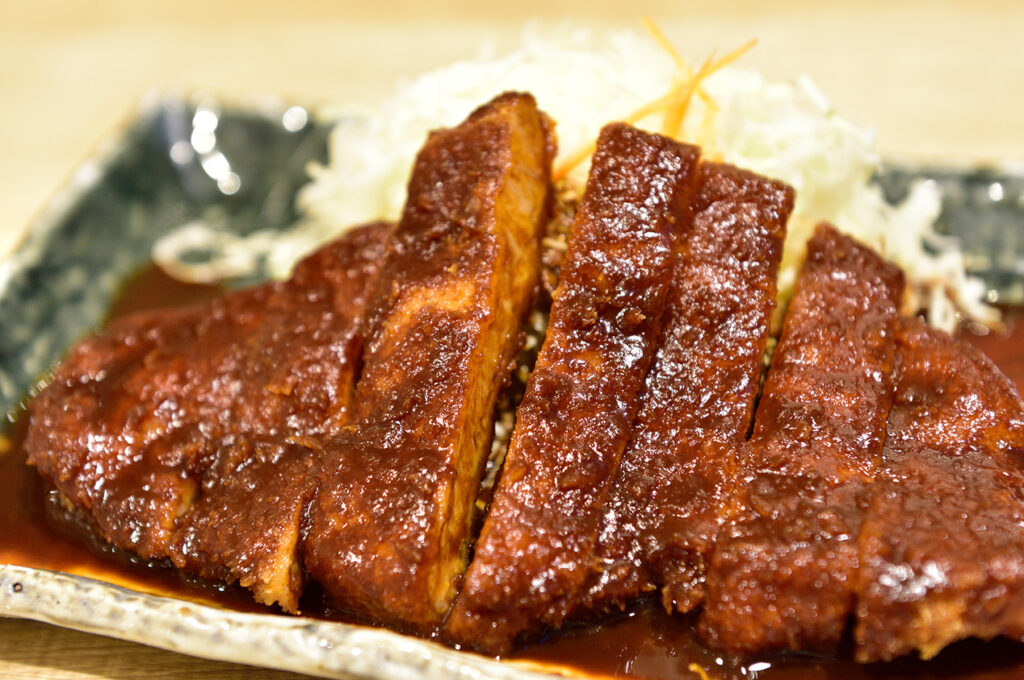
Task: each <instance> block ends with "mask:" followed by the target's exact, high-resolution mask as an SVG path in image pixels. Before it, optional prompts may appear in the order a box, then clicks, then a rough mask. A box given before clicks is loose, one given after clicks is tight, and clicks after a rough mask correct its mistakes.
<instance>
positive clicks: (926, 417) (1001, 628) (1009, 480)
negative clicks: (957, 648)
mask: <svg viewBox="0 0 1024 680" xmlns="http://www.w3.org/2000/svg"><path fill="white" fill-rule="evenodd" d="M896 337H897V383H896V398H895V402H894V403H893V407H892V410H891V411H890V413H889V421H888V425H887V433H886V439H885V446H884V448H883V449H882V459H883V468H882V474H881V475H880V479H879V481H878V482H877V483H876V484H875V486H874V488H873V489H872V498H871V503H870V505H869V507H868V510H867V515H866V517H865V520H864V524H863V527H862V529H861V532H860V537H859V549H860V564H861V567H860V576H859V581H858V587H857V610H856V613H857V623H856V626H855V629H854V640H855V645H856V646H855V656H856V658H857V660H858V661H862V662H867V661H881V660H889V659H893V658H895V657H897V656H900V655H902V654H906V653H909V652H912V651H914V650H917V651H918V652H919V653H920V654H921V656H923V657H925V658H929V657H932V656H934V655H935V654H936V653H938V651H939V650H940V649H942V648H943V647H944V646H945V645H947V644H949V643H950V642H953V641H955V640H959V639H961V638H965V637H980V638H992V637H995V636H997V635H1007V636H1009V637H1012V638H1016V639H1018V640H1021V639H1024V468H1022V464H1024V406H1022V404H1021V400H1020V397H1019V396H1018V394H1017V391H1016V389H1015V388H1014V386H1013V384H1012V383H1011V382H1010V380H1008V379H1007V378H1006V377H1005V376H1003V375H1002V374H1001V373H1000V372H999V369H997V368H996V367H995V365H993V364H992V362H990V361H989V360H988V359H987V358H986V357H985V356H984V355H982V354H981V353H980V352H979V351H977V350H976V349H974V348H972V347H971V346H970V345H968V344H967V343H965V342H961V341H958V340H954V339H953V338H951V337H950V336H949V335H947V334H946V333H943V332H941V331H938V330H935V329H932V328H929V327H927V326H926V325H925V324H924V323H923V322H921V321H920V320H917V319H912V320H907V321H905V322H904V323H903V324H902V325H901V327H900V329H899V331H898V333H897V336H896Z"/></svg>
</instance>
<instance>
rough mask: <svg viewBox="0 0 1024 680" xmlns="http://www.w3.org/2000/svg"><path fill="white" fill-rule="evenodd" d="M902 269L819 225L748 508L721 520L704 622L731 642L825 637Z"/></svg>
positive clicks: (856, 523) (771, 377)
mask: <svg viewBox="0 0 1024 680" xmlns="http://www.w3.org/2000/svg"><path fill="white" fill-rule="evenodd" d="M902 295H903V275H902V272H901V271H900V270H899V269H898V268H896V267H895V266H893V265H891V264H889V263H887V262H885V261H883V260H882V259H881V258H880V257H879V256H878V255H877V254H875V253H874V252H873V251H871V250H869V249H868V248H865V247H863V246H861V245H859V244H858V243H856V242H855V241H853V240H852V239H850V238H849V237H847V236H843V235H841V234H839V233H838V232H837V231H836V230H835V229H833V228H831V227H828V226H824V225H823V226H820V227H819V228H818V229H817V231H816V232H815V234H814V237H813V238H812V239H811V240H810V242H809V243H808V252H807V261H806V262H805V264H804V266H803V269H802V271H801V274H800V279H799V281H798V283H797V289H796V293H795V295H794V297H793V300H792V302H791V304H790V307H789V310H788V311H787V314H786V319H785V322H784V327H783V331H782V336H781V339H780V342H779V346H778V348H777V349H776V352H775V355H774V357H773V359H772V365H771V368H770V370H769V373H768V378H767V381H766V382H765V386H764V391H763V393H762V396H761V400H760V403H759V405H758V409H757V415H756V420H755V424H754V432H753V435H752V437H751V439H750V441H749V442H748V446H747V447H746V449H745V451H744V452H743V455H742V459H741V466H742V470H741V474H742V475H743V476H744V477H746V479H747V480H749V481H748V483H747V484H746V486H745V498H744V500H745V503H746V506H747V507H746V509H745V510H744V511H743V514H741V515H740V516H739V518H738V519H737V520H736V521H735V522H732V523H730V525H728V526H727V527H725V528H723V530H722V531H721V532H720V533H719V537H718V541H717V545H716V548H715V551H714V554H713V557H712V561H711V565H710V570H709V573H708V586H707V600H706V602H705V607H704V612H703V616H702V619H701V621H700V625H701V629H702V631H703V632H704V633H705V634H706V636H707V637H708V638H709V640H710V641H711V642H712V643H713V644H714V645H715V646H718V647H722V648H725V649H728V650H730V651H735V652H741V653H748V654H753V653H760V652H767V651H773V650H786V649H792V650H798V649H799V650H819V651H825V650H832V649H833V648H834V647H835V646H836V645H837V644H838V642H839V640H840V638H841V636H842V634H843V631H844V629H845V626H846V622H847V620H848V617H849V615H850V613H851V612H852V608H853V595H854V589H855V586H856V576H857V564H858V562H857V534H858V531H859V529H860V525H861V520H862V516H863V509H862V508H863V504H864V502H865V501H866V497H867V495H866V492H867V489H868V486H869V485H870V483H871V482H872V480H874V478H875V475H876V472H877V469H878V465H879V462H880V456H881V451H882V442H883V441H884V439H885V421H886V417H887V416H888V413H889V407H890V404H891V403H892V380H893V378H892V369H893V357H894V354H895V342H894V339H893V335H894V333H895V325H896V322H897V321H898V319H899V308H900V303H901V299H902Z"/></svg>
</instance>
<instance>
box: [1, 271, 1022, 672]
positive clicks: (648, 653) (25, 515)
mask: <svg viewBox="0 0 1024 680" xmlns="http://www.w3.org/2000/svg"><path fill="white" fill-rule="evenodd" d="M151 286H155V287H157V288H159V289H160V295H159V296H158V297H160V298H163V299H161V300H160V302H161V303H164V304H171V303H173V304H179V305H180V304H182V303H189V302H192V301H194V300H201V299H206V298H208V297H209V296H210V295H211V293H212V292H213V291H210V290H209V289H207V288H206V287H196V286H181V285H180V284H174V283H173V282H171V281H169V280H167V279H166V278H165V277H163V276H160V275H159V274H157V273H153V272H150V273H146V274H144V275H142V276H140V277H137V278H136V279H133V281H132V282H130V284H129V285H128V287H127V288H126V289H125V291H124V294H123V295H122V297H121V298H120V300H119V301H118V302H116V303H115V305H114V308H115V309H118V310H122V313H124V312H132V311H137V310H139V309H148V308H150V306H151V303H152V302H153V301H154V295H153V294H152V293H151V292H150V291H151ZM165 293H168V294H170V295H168V296H165V295H164V294H165ZM1005 313H1006V315H1007V317H1008V319H1009V320H1010V331H1009V332H1007V333H999V332H994V333H990V334H987V335H982V336H979V335H973V334H970V333H964V334H963V335H962V339H963V340H964V341H965V342H967V343H969V344H971V345H972V346H974V347H977V348H980V349H981V350H983V351H984V353H985V354H986V355H987V356H989V357H990V358H992V360H993V361H994V362H995V363H996V365H997V366H998V367H999V368H1000V369H1001V370H1002V371H1003V372H1004V373H1005V374H1006V375H1007V376H1008V377H1009V379H1010V380H1011V382H1014V383H1015V384H1016V386H1017V390H1018V391H1021V390H1024V351H1022V350H1021V348H1022V347H1024V323H1015V322H1014V320H1015V319H1016V318H1018V316H1019V315H1018V314H1017V313H1016V312H1015V311H1014V310H1006V312H1005ZM25 425H26V423H25V418H24V417H21V418H20V419H19V420H18V421H16V422H15V424H14V425H13V426H11V427H10V428H8V431H7V433H6V437H5V438H4V442H5V443H4V446H3V447H0V498H2V499H4V502H2V503H0V526H2V527H4V528H5V530H4V531H0V563H4V564H19V565H24V566H31V567H37V568H43V569H56V570H62V571H68V572H74V573H82V574H87V575H91V576H93V577H95V578H101V579H103V580H107V581H111V582H115V583H121V584H124V585H125V586H127V587H130V588H134V589H137V590H143V591H147V592H158V593H166V594H170V595H174V596H177V597H183V598H187V599H191V600H198V601H202V602H207V603H216V604H219V605H220V606H225V607H230V608H233V609H239V610H243V611H262V612H268V613H269V611H270V610H268V609H267V608H265V607H260V606H259V605H256V604H255V603H254V602H253V601H252V597H251V595H249V594H248V593H247V592H246V591H244V590H241V589H240V588H236V587H224V586H221V585H217V584H211V583H203V582H198V581H196V580H194V579H191V578H189V576H188V575H187V574H186V573H184V572H182V571H181V570H178V569H175V568H173V567H164V566H161V565H160V564H153V563H148V562H145V561H140V560H137V559H133V558H132V557H131V556H130V555H127V554H125V553H120V552H117V551H111V550H110V549H109V548H108V547H106V546H104V545H102V544H101V543H100V542H98V541H96V540H95V539H93V538H91V534H89V533H83V532H82V531H80V530H79V529H78V528H77V527H74V526H69V525H68V524H67V522H66V519H65V518H64V517H63V513H51V512H50V510H51V509H53V508H54V506H53V504H51V503H50V502H48V500H47V498H48V495H47V488H46V486H45V484H44V482H43V480H42V479H41V478H40V477H39V475H38V474H37V473H36V471H35V469H34V468H31V467H29V466H26V465H25V463H24V457H25V456H24V449H23V446H22V435H23V432H24V428H25ZM55 515H59V516H55ZM308 595H309V596H308V597H307V598H304V599H303V602H302V609H303V612H304V613H307V614H309V613H313V614H314V615H317V616H319V615H321V614H317V613H316V612H317V611H318V608H317V607H318V602H316V601H314V599H313V598H315V597H316V593H309V594H308ZM325 614H327V615H329V616H332V617H335V618H336V614H330V613H326V612H325ZM693 621H694V619H693V618H692V617H685V616H679V615H675V616H670V615H667V614H666V613H665V611H664V610H663V609H662V608H661V607H660V606H659V605H656V604H655V603H653V602H650V603H646V604H640V605H638V606H635V607H633V608H631V609H630V611H629V614H628V615H620V616H617V617H613V618H609V619H605V620H603V621H600V622H597V623H594V624H593V625H587V626H583V627H573V628H569V629H566V630H563V631H562V632H560V633H556V634H552V635H550V636H548V638H547V639H545V640H544V641H543V642H542V643H538V644H537V645H533V646H530V647H528V648H526V649H523V650H519V651H518V652H516V653H515V654H514V658H521V659H526V660H533V661H536V662H541V663H550V664H556V665H559V666H563V667H568V668H572V669H575V670H576V671H585V672H588V673H592V674H594V675H597V676H610V677H617V678H647V679H666V680H667V679H674V678H693V679H694V680H696V679H697V678H699V677H700V676H699V675H697V673H696V672H695V671H693V670H690V664H697V666H699V667H700V668H701V669H707V672H708V673H709V677H710V678H712V679H713V680H749V678H751V677H752V676H753V674H754V673H757V675H756V677H757V678H760V679H762V680H826V679H827V680H867V679H868V678H873V679H876V680H877V679H878V678H885V679H888V680H924V679H929V680H930V679H939V678H941V679H942V680H1017V679H1018V678H1020V677H1022V676H1024V645H1021V644H1018V643H1013V642H1010V641H1006V640H1001V639H997V640H995V641H992V642H988V643H983V642H978V641H973V640H972V641H966V642H961V643H956V644H953V645H951V646H950V647H948V648H946V650H944V651H943V652H941V653H940V654H939V655H938V657H937V658H935V659H933V660H932V661H928V662H923V661H918V660H916V659H912V658H909V657H901V658H900V659H898V660H896V661H892V662H889V663H885V664H866V665H865V664H858V663H854V662H853V661H852V660H851V658H850V657H851V652H849V651H846V650H844V651H841V652H840V653H839V655H838V656H808V655H774V656H768V657H758V658H750V659H746V660H741V659H736V658H733V657H729V656H727V655H722V654H720V653H716V652H714V651H713V650H709V649H707V648H705V647H704V646H703V645H702V644H701V643H700V641H699V639H698V637H697V636H696V633H695V630H694V625H693ZM719 661H720V662H719ZM765 664H766V665H767V668H765ZM748 668H752V669H758V670H748Z"/></svg>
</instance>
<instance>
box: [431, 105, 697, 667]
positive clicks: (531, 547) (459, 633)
mask: <svg viewBox="0 0 1024 680" xmlns="http://www.w3.org/2000/svg"><path fill="white" fill-rule="evenodd" d="M698 154H699V151H698V149H696V148H695V147H690V146H684V145H681V144H678V143H677V142H674V141H672V140H669V139H667V138H665V137H660V136H658V135H651V134H648V133H644V132H641V131H639V130H637V129H635V128H631V127H629V126H626V125H623V124H613V125H609V126H606V127H605V128H604V129H603V130H602V132H601V135H600V137H599V139H598V144H597V150H596V152H595V155H594V158H593V163H592V166H591V171H590V178H589V180H588V182H587V186H586V191H585V193H584V195H583V198H582V200H581V202H580V204H579V208H578V209H577V212H576V217H575V220H574V222H573V225H572V229H571V231H570V234H569V244H568V252H567V255H566V259H565V261H564V263H563V264H562V268H561V273H560V279H559V283H558V287H557V288H556V289H555V292H554V296H553V304H552V307H551V316H550V322H549V326H548V331H547V337H546V338H545V340H544V344H543V346H542V348H541V351H540V354H539V356H538V358H537V363H536V366H535V368H534V370H533V373H532V374H531V375H530V380H529V383H528V385H527V390H526V394H525V396H524V398H523V401H522V403H521V405H520V407H519V410H518V412H517V421H516V427H515V431H514V433H513V435H512V442H511V444H510V447H509V452H508V456H507V457H506V460H505V468H504V471H503V472H502V476H501V479H500V481H499V483H498V487H497V490H496V492H495V495H494V501H493V502H492V504H491V508H490V511H489V512H488V515H487V518H486V519H485V521H484V526H483V530H482V532H481V535H480V538H479V539H478V541H477V544H476V553H475V556H474V559H473V562H472V564H471V565H470V568H469V570H468V572H467V575H466V581H465V585H464V587H463V590H462V592H461V594H460V595H459V597H458V599H457V600H456V602H455V606H454V608H453V610H452V613H451V615H450V616H449V618H448V621H447V624H446V629H445V633H446V635H447V636H448V637H449V638H450V639H452V640H454V641H456V642H458V643H460V644H464V645H468V646H471V647H474V648H477V649H480V650H484V651H488V652H491V653H496V652H503V651H507V650H508V649H510V648H511V646H512V645H513V643H514V642H515V640H516V639H517V637H520V636H521V635H523V634H524V633H525V634H529V633H530V632H533V631H536V630H538V629H540V628H541V627H543V626H553V627H557V626H559V625H561V623H562V622H563V620H564V619H565V617H566V615H567V614H568V613H569V609H570V607H571V606H572V604H573V602H574V600H575V598H576V596H577V595H578V593H579V590H580V588H581V587H582V586H583V585H584V583H585V582H586V578H587V576H588V573H589V570H590V567H591V564H590V563H591V559H590V558H591V554H592V552H593V546H594V543H595V541H596V539H597V531H598V526H599V525H598V522H599V520H600V513H601V508H602V507H603V506H604V503H605V499H606V498H607V494H608V492H609V490H610V488H611V484H612V482H613V480H614V477H615V473H616V470H617V469H618V465H619V460H620V458H621V455H622V451H623V449H624V448H625V445H626V441H627V438H628V436H629V427H630V423H631V422H632V420H633V417H634V416H635V414H636V410H637V408H638V406H639V393H640V390H641V387H642V384H643V380H644V376H645V374H646V373H647V369H648V367H649V365H650V360H651V358H652V356H653V354H654V350H655V348H656V341H657V339H658V335H659V332H660V328H661V318H662V315H663V309H664V302H665V298H666V295H667V294H668V290H669V287H670V285H671V278H672V267H673V262H674V257H675V247H676V239H677V237H681V236H682V235H683V234H685V233H686V232H688V230H689V227H690V201H691V198H692V194H693V188H694V184H695V180H696V172H695V170H696V163H697V159H698Z"/></svg>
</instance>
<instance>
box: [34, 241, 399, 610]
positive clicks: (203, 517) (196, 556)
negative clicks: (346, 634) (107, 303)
mask: <svg viewBox="0 0 1024 680" xmlns="http://www.w3.org/2000/svg"><path fill="white" fill-rule="evenodd" d="M388 229H389V228H388V227H387V226H386V225H372V226H369V227H365V228H361V229H357V230H355V231H354V232H353V233H352V234H351V235H350V236H348V237H347V238H344V239H341V240H339V241H337V242H335V243H334V244H332V245H330V246H327V247H325V248H324V249H322V250H320V251H318V252H317V253H315V254H313V255H311V256H310V257H309V258H307V259H306V260H304V261H303V262H301V263H300V264H299V265H298V266H297V267H296V270H295V273H294V274H293V276H292V278H291V279H290V280H288V281H286V282H283V283H271V284H266V285H263V286H258V287H256V288H252V289H249V290H245V291H239V292H235V293H229V294H225V295H223V296H220V297H217V298H215V299H213V300H210V301H208V302H205V303H199V304H196V305H192V306H189V307H185V308H181V309H176V310H172V311H169V310H159V311H153V312H141V313H138V314H134V315H129V316H126V317H123V318H121V319H119V320H117V321H115V322H114V323H112V324H111V325H110V326H109V327H108V328H107V329H106V330H104V331H103V332H102V333H100V334H98V335H96V336H94V337H91V338H89V339H87V340H85V341H83V342H81V343H79V344H78V345H77V346H75V347H74V348H72V350H71V352H70V355H69V356H68V358H67V360H66V361H65V362H64V364H62V365H61V367H60V368H59V369H58V370H57V372H56V373H55V375H54V376H53V379H52V380H51V381H50V383H49V385H48V386H47V387H46V388H45V389H44V390H43V391H42V392H41V393H40V394H39V396H38V397H37V398H36V399H34V400H33V401H32V402H31V404H30V407H29V425H28V433H27V437H26V443H25V448H26V451H27V452H28V456H29V460H30V461H31V462H32V463H33V464H35V465H36V466H37V468H38V470H39V472H40V473H41V474H42V475H43V477H45V478H46V479H47V480H49V481H50V482H51V483H53V484H54V485H55V486H56V488H57V489H58V491H59V492H60V494H61V496H62V498H63V500H64V502H65V504H66V505H67V506H68V509H69V510H73V512H75V513H78V514H80V515H81V516H82V517H83V518H84V519H85V520H87V521H88V522H90V523H91V524H93V525H94V526H95V527H96V528H97V530H98V532H99V534H100V535H101V536H102V537H103V538H104V539H105V540H106V541H108V542H109V543H111V544H112V545H114V546H116V547H117V548H121V549H124V550H128V551H131V552H134V553H136V554H138V555H140V556H141V557H144V558H149V559H163V558H170V559H171V560H172V561H173V562H174V563H175V564H176V565H178V566H179V567H183V568H187V569H190V570H194V571H196V572H199V573H200V574H202V575H203V576H205V577H208V578H216V579H225V580H230V581H235V580H237V581H239V582H240V583H241V584H242V585H244V586H246V587H248V588H251V589H252V590H253V592H254V594H255V596H256V598H257V600H259V601H261V602H264V603H267V604H270V603H273V602H277V603H278V604H280V605H281V606H282V607H284V608H285V609H289V610H292V611H294V610H296V609H297V607H298V595H299V593H300V592H301V587H302V582H301V581H302V579H301V565H300V564H299V563H298V561H297V556H296V545H297V540H298V536H299V530H300V526H299V519H300V514H301V508H302V505H303V503H304V502H305V500H306V499H307V498H308V497H309V494H310V493H311V491H312V482H313V479H312V477H311V476H310V475H309V474H308V472H309V470H310V469H311V468H312V466H313V464H314V462H315V460H314V459H315V456H316V453H315V449H316V447H317V445H318V444H317V443H318V442H319V441H321V438H324V437H328V436H331V435H333V434H334V433H336V432H337V431H338V430H339V429H340V427H341V426H342V425H343V424H344V422H345V419H346V414H347V410H348V406H349V400H350V397H351V384H352V380H353V375H354V371H355V363H356V358H357V357H358V350H359V338H358V334H357V332H356V323H355V321H356V318H357V317H358V315H359V314H360V313H361V311H362V309H363V305H364V300H365V298H366V291H367V287H368V283H369V282H370V281H371V280H372V278H373V276H374V274H375V272H376V270H377V263H378V261H379V260H380V256H381V251H382V245H383V242H384V239H385V236H386V233H387V231H388ZM240 395H244V396H245V398H239V396H240ZM283 472H284V473H286V474H282V473H283ZM246 491H247V493H249V494H250V495H249V500H248V501H247V502H245V503H238V502H237V500H238V498H239V496H240V494H242V493H244V492H246ZM252 494H255V495H252Z"/></svg>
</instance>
